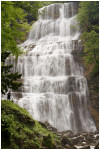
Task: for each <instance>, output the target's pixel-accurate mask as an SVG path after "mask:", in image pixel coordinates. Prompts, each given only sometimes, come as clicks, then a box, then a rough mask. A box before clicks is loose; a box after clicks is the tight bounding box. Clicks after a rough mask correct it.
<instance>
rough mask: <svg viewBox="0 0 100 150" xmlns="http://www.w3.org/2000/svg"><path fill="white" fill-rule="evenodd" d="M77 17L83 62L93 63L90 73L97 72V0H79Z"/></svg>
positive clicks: (86, 63)
mask: <svg viewBox="0 0 100 150" xmlns="http://www.w3.org/2000/svg"><path fill="white" fill-rule="evenodd" d="M77 19H78V21H79V24H80V26H81V31H82V36H81V39H82V44H83V46H84V51H83V53H84V56H83V59H84V63H85V65H86V66H88V65H91V64H94V65H93V69H92V72H91V75H92V76H93V75H95V74H97V73H98V72H99V2H98V1H86V2H84V1H81V2H80V8H79V12H78V15H77Z"/></svg>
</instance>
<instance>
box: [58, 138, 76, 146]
mask: <svg viewBox="0 0 100 150" xmlns="http://www.w3.org/2000/svg"><path fill="white" fill-rule="evenodd" d="M61 143H62V144H63V145H66V144H68V145H70V146H73V144H72V142H71V140H70V139H69V138H68V137H66V136H63V137H62V138H61Z"/></svg>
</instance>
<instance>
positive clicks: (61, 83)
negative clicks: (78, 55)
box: [7, 2, 96, 132]
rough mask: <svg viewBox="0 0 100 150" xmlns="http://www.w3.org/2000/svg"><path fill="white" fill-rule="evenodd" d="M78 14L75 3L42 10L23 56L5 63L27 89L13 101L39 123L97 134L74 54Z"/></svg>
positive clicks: (22, 89) (77, 33) (77, 43)
mask: <svg viewBox="0 0 100 150" xmlns="http://www.w3.org/2000/svg"><path fill="white" fill-rule="evenodd" d="M77 10H78V5H77V3H76V2H70V3H63V4H61V3H60V4H58V3H57V4H51V5H49V6H45V7H43V8H41V9H39V12H38V13H39V20H38V21H37V22H36V23H35V24H33V26H32V29H31V31H30V33H29V38H28V39H27V40H26V41H25V42H24V43H23V44H22V45H21V47H22V48H23V49H24V52H25V55H24V56H22V57H21V56H20V57H19V58H18V61H17V62H16V61H15V59H14V58H13V57H12V58H11V59H8V60H7V63H8V64H11V63H12V64H13V65H14V67H13V69H12V71H13V72H16V71H19V73H22V75H23V76H22V80H23V87H22V88H21V89H19V93H18V92H14V93H13V96H14V99H16V100H15V103H17V104H18V105H20V106H21V107H24V108H26V109H27V110H28V111H29V113H30V114H31V115H32V116H33V117H34V118H35V119H36V120H38V121H41V122H45V121H48V122H49V123H50V124H51V125H52V126H53V127H55V128H57V130H58V131H65V130H72V131H73V132H82V131H87V132H94V131H96V127H95V124H94V121H93V120H92V118H91V115H90V113H89V111H88V95H89V94H88V86H87V81H86V78H85V77H84V76H83V67H82V66H81V65H80V64H79V63H78V61H77V60H75V59H74V54H73V51H78V50H79V49H80V41H79V37H80V32H79V30H78V29H76V28H75V26H77V21H76V20H75V17H76V14H77ZM18 99H19V100H18Z"/></svg>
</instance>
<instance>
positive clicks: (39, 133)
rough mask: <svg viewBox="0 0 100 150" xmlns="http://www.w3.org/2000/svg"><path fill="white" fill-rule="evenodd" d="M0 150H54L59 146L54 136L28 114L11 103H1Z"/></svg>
mask: <svg viewBox="0 0 100 150" xmlns="http://www.w3.org/2000/svg"><path fill="white" fill-rule="evenodd" d="M1 135H2V137H1V148H2V149H5V148H6V149H39V148H55V145H56V144H57V145H58V144H60V141H59V139H58V137H57V135H56V134H53V133H51V132H50V131H48V130H47V129H46V128H43V127H42V126H41V125H40V124H39V123H38V122H37V121H35V120H34V119H32V118H31V116H30V115H29V113H28V112H27V111H26V110H25V109H23V108H21V107H19V106H18V105H16V104H14V103H13V102H11V101H7V100H2V102H1Z"/></svg>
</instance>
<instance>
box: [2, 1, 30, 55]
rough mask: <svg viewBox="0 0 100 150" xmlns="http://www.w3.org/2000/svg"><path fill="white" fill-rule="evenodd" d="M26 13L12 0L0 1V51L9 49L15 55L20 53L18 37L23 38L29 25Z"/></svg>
mask: <svg viewBox="0 0 100 150" xmlns="http://www.w3.org/2000/svg"><path fill="white" fill-rule="evenodd" d="M26 15H27V14H26V13H25V12H24V10H23V9H21V8H20V7H17V6H16V5H15V2H14V1H13V2H12V1H2V2H1V51H8V50H9V51H11V52H12V53H13V54H14V55H16V57H18V55H19V54H20V50H19V48H18V46H17V42H16V41H18V39H19V40H23V36H24V35H25V32H28V29H29V26H28V24H27V22H26V19H25V17H26Z"/></svg>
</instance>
